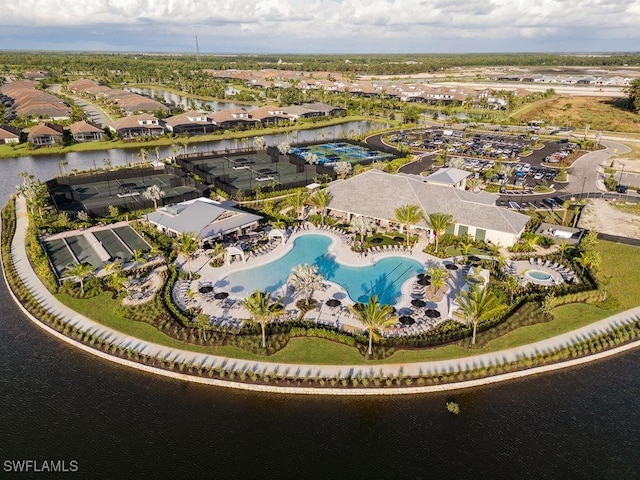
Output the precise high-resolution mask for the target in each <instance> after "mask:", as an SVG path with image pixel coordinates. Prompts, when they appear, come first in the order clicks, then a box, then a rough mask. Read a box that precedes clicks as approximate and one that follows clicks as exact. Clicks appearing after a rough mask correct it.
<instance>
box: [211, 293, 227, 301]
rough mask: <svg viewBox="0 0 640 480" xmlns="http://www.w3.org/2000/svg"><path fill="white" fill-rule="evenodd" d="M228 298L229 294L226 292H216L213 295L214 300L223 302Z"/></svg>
mask: <svg viewBox="0 0 640 480" xmlns="http://www.w3.org/2000/svg"><path fill="white" fill-rule="evenodd" d="M228 296H229V294H228V293H227V292H217V293H216V294H214V295H213V298H215V299H216V300H224V299H225V298H227V297H228Z"/></svg>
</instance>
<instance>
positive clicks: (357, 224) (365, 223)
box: [351, 216, 373, 244]
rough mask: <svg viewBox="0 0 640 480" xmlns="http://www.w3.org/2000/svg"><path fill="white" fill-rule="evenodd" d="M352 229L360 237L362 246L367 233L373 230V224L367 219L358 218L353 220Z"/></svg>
mask: <svg viewBox="0 0 640 480" xmlns="http://www.w3.org/2000/svg"><path fill="white" fill-rule="evenodd" d="M351 228H352V229H353V230H354V231H355V232H356V233H357V234H359V235H360V244H362V243H364V239H365V238H366V236H367V233H369V232H370V231H372V230H373V224H372V223H371V220H369V219H368V218H367V217H362V216H357V217H355V218H354V219H353V220H351Z"/></svg>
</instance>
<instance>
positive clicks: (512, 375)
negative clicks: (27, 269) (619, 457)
mask: <svg viewBox="0 0 640 480" xmlns="http://www.w3.org/2000/svg"><path fill="white" fill-rule="evenodd" d="M2 268H3V271H4V265H2ZM5 284H6V285H7V289H8V291H9V294H10V295H11V298H13V300H14V302H15V303H16V304H17V306H18V307H19V308H20V310H22V312H23V313H24V314H25V316H26V317H27V318H28V319H29V320H31V322H32V323H34V324H35V325H37V326H38V327H39V328H41V329H42V330H43V331H45V332H47V333H49V334H50V335H53V336H54V337H56V338H57V339H59V340H62V341H63V342H66V343H67V344H69V345H71V346H73V347H75V348H78V349H80V350H82V351H83V352H85V353H89V354H91V355H94V356H96V357H99V358H101V359H103V360H107V361H110V362H113V363H116V364H118V365H122V366H125V367H129V368H134V369H137V370H140V371H143V372H146V373H151V374H154V375H160V376H163V377H167V378H171V379H174V380H183V381H186V382H193V383H199V384H204V385H213V386H216V387H223V388H232V389H235V390H244V391H251V392H258V393H277V394H289V395H291V394H294V395H330V396H335V395H339V396H373V395H415V394H424V393H434V392H446V391H451V390H464V389H468V388H474V387H479V386H483V385H492V384H495V383H502V382H506V381H509V380H515V379H518V378H524V377H529V376H532V375H538V374H541V373H546V372H553V371H556V370H561V369H565V368H571V367H575V366H580V365H584V364H587V363H591V362H595V361H598V360H602V359H605V358H607V357H610V356H613V355H617V354H619V353H623V352H626V351H628V350H632V349H634V348H637V347H640V340H636V341H635V342H632V343H628V344H625V345H622V346H620V347H615V348H612V349H609V350H606V351H604V352H599V353H595V354H592V355H586V356H584V357H581V358H576V359H572V360H567V361H564V362H558V363H554V364H551V365H544V366H541V367H533V368H529V369H525V370H519V371H516V372H509V373H503V374H499V375H493V376H490V377H484V378H479V379H475V380H465V381H462V382H450V383H443V384H439V385H423V386H415V387H384V388H377V387H372V388H369V387H366V388H344V387H343V388H313V387H283V386H275V385H262V384H257V383H246V382H233V381H229V380H219V379H215V378H205V377H198V376H194V375H187V374H184V373H179V372H173V371H170V370H166V369H163V368H158V367H151V366H149V365H143V364H141V363H138V362H134V361H132V360H127V359H124V358H120V357H116V356H114V355H110V354H108V353H105V352H102V351H100V350H98V349H95V348H92V347H90V346H87V345H85V344H83V343H81V342H78V341H76V340H73V339H72V338H70V337H68V336H67V335H64V334H62V333H60V332H58V331H57V330H54V329H53V328H51V327H49V326H48V325H45V324H44V323H43V322H41V321H40V320H39V319H38V318H36V317H35V316H33V315H32V314H31V313H30V312H29V311H28V310H27V309H26V308H24V306H23V305H22V303H20V301H19V300H18V298H17V297H16V296H15V295H14V293H13V291H12V290H11V288H10V287H9V283H8V281H7V279H6V276H5ZM231 360H233V359H231Z"/></svg>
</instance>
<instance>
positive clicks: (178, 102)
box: [126, 87, 258, 112]
mask: <svg viewBox="0 0 640 480" xmlns="http://www.w3.org/2000/svg"><path fill="white" fill-rule="evenodd" d="M126 90H129V91H130V92H133V93H139V94H142V95H146V96H148V97H151V98H153V99H155V100H158V99H160V101H163V102H164V103H167V104H169V105H175V106H179V107H180V108H182V109H183V110H191V109H196V110H209V111H211V112H218V111H220V110H230V109H232V108H243V109H245V110H246V111H251V110H255V109H256V108H258V107H257V106H255V105H250V104H245V103H233V102H215V101H212V102H208V101H205V100H198V99H195V98H189V97H185V96H183V95H179V94H177V93H174V92H169V91H168V90H162V89H160V88H138V87H126Z"/></svg>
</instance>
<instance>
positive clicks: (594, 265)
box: [576, 250, 602, 275]
mask: <svg viewBox="0 0 640 480" xmlns="http://www.w3.org/2000/svg"><path fill="white" fill-rule="evenodd" d="M576 262H578V264H579V265H581V266H582V274H583V275H584V271H585V269H587V268H588V269H589V270H596V269H598V268H599V267H600V263H601V262H602V257H600V252H596V251H595V250H587V251H584V252H582V253H581V254H580V256H579V257H578V258H576Z"/></svg>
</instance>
